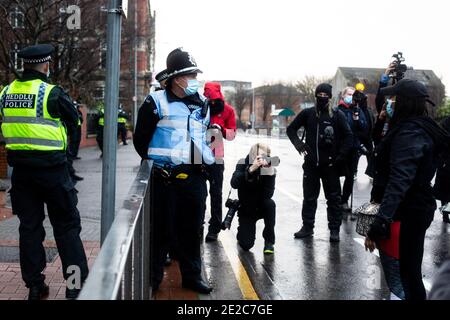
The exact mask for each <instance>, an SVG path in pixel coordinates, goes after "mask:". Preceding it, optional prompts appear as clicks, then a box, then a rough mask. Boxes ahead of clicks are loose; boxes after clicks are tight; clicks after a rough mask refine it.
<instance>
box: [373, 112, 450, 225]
mask: <svg viewBox="0 0 450 320" xmlns="http://www.w3.org/2000/svg"><path fill="white" fill-rule="evenodd" d="M447 142H448V136H447V135H446V133H445V131H444V130H442V129H441V128H440V127H439V126H438V125H437V124H436V123H435V122H434V121H433V120H432V119H430V118H428V117H425V116H422V117H416V118H411V119H408V120H404V121H402V122H400V123H398V124H397V126H396V127H395V128H392V129H391V130H390V131H389V132H388V134H387V135H386V137H385V138H384V139H383V140H382V142H381V143H380V144H379V145H378V146H377V148H376V150H375V154H374V155H375V157H374V158H375V177H374V181H373V189H372V195H371V196H372V200H373V201H375V202H377V203H381V206H380V210H379V214H380V215H381V216H383V217H385V218H386V219H394V220H402V219H405V218H425V219H426V221H429V222H430V221H431V220H432V218H433V215H434V211H435V210H436V201H435V198H434V196H433V192H432V188H431V180H432V179H433V176H434V174H435V173H436V168H437V165H438V159H439V158H438V157H439V156H438V154H439V152H440V151H441V150H444V148H445V146H446V143H447ZM422 221H424V220H423V219H422Z"/></svg>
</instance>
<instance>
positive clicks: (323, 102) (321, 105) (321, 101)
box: [316, 97, 330, 111]
mask: <svg viewBox="0 0 450 320" xmlns="http://www.w3.org/2000/svg"><path fill="white" fill-rule="evenodd" d="M316 101H317V108H318V109H319V110H320V111H324V110H326V109H327V108H328V102H330V98H328V97H316Z"/></svg>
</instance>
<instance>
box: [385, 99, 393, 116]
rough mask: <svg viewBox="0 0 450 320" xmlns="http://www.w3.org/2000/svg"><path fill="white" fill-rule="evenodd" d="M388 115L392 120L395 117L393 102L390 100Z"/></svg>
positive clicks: (387, 104) (387, 103)
mask: <svg viewBox="0 0 450 320" xmlns="http://www.w3.org/2000/svg"><path fill="white" fill-rule="evenodd" d="M386 114H387V115H388V117H389V118H391V119H392V117H393V116H394V108H393V107H392V100H391V99H388V100H387V101H386Z"/></svg>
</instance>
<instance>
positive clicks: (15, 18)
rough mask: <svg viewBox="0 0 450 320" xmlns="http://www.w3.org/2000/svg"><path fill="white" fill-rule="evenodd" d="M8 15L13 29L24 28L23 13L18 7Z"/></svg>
mask: <svg viewBox="0 0 450 320" xmlns="http://www.w3.org/2000/svg"><path fill="white" fill-rule="evenodd" d="M10 17H11V20H10V23H11V26H12V27H13V29H23V28H25V15H24V14H23V12H22V11H20V10H19V8H17V7H15V8H14V10H13V11H11V12H10Z"/></svg>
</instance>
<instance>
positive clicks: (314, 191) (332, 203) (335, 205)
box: [302, 162, 342, 230]
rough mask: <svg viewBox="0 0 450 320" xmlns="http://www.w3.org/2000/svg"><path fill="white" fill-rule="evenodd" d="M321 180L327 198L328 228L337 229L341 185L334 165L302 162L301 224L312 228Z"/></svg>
mask: <svg viewBox="0 0 450 320" xmlns="http://www.w3.org/2000/svg"><path fill="white" fill-rule="evenodd" d="M321 180H322V184H323V190H324V193H325V198H326V199H327V214H328V228H329V229H330V230H339V228H340V226H341V220H342V209H341V207H340V203H341V185H340V181H339V175H338V172H337V170H336V168H334V167H330V166H319V167H317V166H315V165H314V164H309V163H306V162H305V163H304V164H303V207H302V219H303V225H304V226H305V227H307V228H310V229H313V228H314V222H315V216H316V210H317V198H318V197H319V193H320V181H321Z"/></svg>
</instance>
